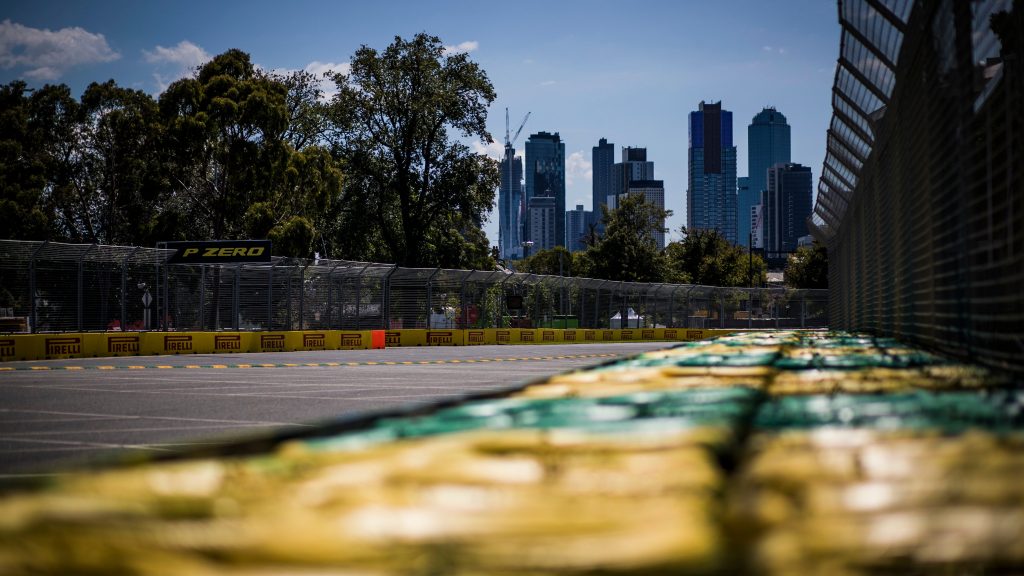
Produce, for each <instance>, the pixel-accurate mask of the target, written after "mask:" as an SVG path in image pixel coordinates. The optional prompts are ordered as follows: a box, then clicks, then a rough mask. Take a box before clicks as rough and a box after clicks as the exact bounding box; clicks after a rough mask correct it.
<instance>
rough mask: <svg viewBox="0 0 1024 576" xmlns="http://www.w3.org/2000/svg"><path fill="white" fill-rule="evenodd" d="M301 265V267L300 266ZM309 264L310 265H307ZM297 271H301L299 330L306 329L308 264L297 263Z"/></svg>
mask: <svg viewBox="0 0 1024 576" xmlns="http://www.w3.org/2000/svg"><path fill="white" fill-rule="evenodd" d="M300 266H301V268H300ZM307 266H308V265H307ZM295 271H296V272H298V273H299V330H305V329H306V266H302V265H301V264H300V263H299V262H296V263H295Z"/></svg>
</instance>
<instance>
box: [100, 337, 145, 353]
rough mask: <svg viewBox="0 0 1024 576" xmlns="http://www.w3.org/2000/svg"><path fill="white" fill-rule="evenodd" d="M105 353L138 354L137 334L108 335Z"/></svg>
mask: <svg viewBox="0 0 1024 576" xmlns="http://www.w3.org/2000/svg"><path fill="white" fill-rule="evenodd" d="M107 353H109V354H138V353H139V337H138V336H108V337H107Z"/></svg>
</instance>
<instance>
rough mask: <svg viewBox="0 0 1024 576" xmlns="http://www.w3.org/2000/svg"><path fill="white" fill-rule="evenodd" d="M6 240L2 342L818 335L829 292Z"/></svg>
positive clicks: (2, 245)
mask: <svg viewBox="0 0 1024 576" xmlns="http://www.w3.org/2000/svg"><path fill="white" fill-rule="evenodd" d="M172 254H174V250H161V249H152V248H137V247H126V246H100V245H77V244H59V243H53V242H21V241H13V240H0V316H2V317H3V318H2V320H0V322H2V323H3V324H2V325H0V331H3V332H68V331H101V330H213V331H217V330H231V331H236V330H318V329H342V330H369V329H400V328H612V329H614V328H660V327H666V328H675V327H680V328H682V327H688V328H776V327H788V328H793V327H805V328H816V327H826V326H827V325H828V296H827V291H825V290H788V289H783V288H766V289H760V288H755V289H745V288H716V287H709V286H693V285H674V284H641V283H631V282H615V281H608V280H596V279H592V278H573V277H566V276H543V275H536V274H521V273H513V272H509V271H504V270H499V271H481V270H445V269H438V268H399V267H396V266H393V265H389V264H374V263H367V262H351V261H345V260H317V261H309V260H298V259H292V258H280V257H275V258H273V259H272V261H271V262H270V263H240V264H209V265H198V264H172V263H168V260H169V258H170V257H171V255H172Z"/></svg>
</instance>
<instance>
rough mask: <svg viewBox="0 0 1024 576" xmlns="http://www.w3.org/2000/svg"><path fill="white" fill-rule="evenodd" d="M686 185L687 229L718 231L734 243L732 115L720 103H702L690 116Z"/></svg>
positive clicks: (734, 181) (734, 202)
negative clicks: (687, 182)
mask: <svg viewBox="0 0 1024 576" xmlns="http://www.w3.org/2000/svg"><path fill="white" fill-rule="evenodd" d="M689 133H690V152H689V160H690V162H689V185H688V187H687V190H686V226H687V228H689V229H704V230H718V231H719V233H721V234H722V236H724V237H725V238H726V239H727V240H728V241H730V242H733V243H735V242H736V147H735V146H733V143H732V112H729V111H728V110H723V109H722V103H721V102H716V103H714V104H708V103H705V102H704V101H701V103H700V106H699V108H698V109H697V110H696V111H694V112H690V126H689Z"/></svg>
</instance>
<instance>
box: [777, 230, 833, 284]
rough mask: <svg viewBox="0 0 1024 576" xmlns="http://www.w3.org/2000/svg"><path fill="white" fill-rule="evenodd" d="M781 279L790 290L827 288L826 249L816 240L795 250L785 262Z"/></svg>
mask: <svg viewBox="0 0 1024 576" xmlns="http://www.w3.org/2000/svg"><path fill="white" fill-rule="evenodd" d="M783 278H784V279H785V281H786V286H789V287H790V288H828V249H827V248H825V246H824V245H823V244H820V243H819V242H818V241H817V240H815V241H814V244H812V245H811V246H801V247H799V248H797V250H796V252H794V253H793V254H790V255H789V258H788V259H787V260H786V269H785V272H784V273H783Z"/></svg>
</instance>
